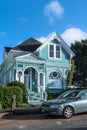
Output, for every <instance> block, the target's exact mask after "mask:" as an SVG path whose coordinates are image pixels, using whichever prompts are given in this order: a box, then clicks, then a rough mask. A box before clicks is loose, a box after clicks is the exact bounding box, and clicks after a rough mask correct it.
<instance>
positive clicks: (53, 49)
mask: <svg viewBox="0 0 87 130" xmlns="http://www.w3.org/2000/svg"><path fill="white" fill-rule="evenodd" d="M49 57H50V58H60V46H59V45H56V44H55V45H49Z"/></svg>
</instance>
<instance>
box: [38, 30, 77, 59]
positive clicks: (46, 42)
mask: <svg viewBox="0 0 87 130" xmlns="http://www.w3.org/2000/svg"><path fill="white" fill-rule="evenodd" d="M54 38H55V39H57V40H58V42H59V43H60V44H61V46H62V47H63V48H64V49H65V50H66V51H67V53H68V54H69V55H70V57H73V56H74V53H73V52H72V50H71V49H70V47H69V46H68V45H67V44H66V42H65V41H64V40H63V39H62V38H61V37H60V35H59V34H58V33H57V32H54V33H52V34H51V35H50V37H49V38H48V39H47V40H46V41H45V42H44V43H43V44H42V45H41V46H40V47H39V48H38V49H37V50H36V51H37V52H39V51H41V50H42V49H43V48H44V47H45V46H46V45H47V44H48V43H49V42H51V41H52V40H53V39H54Z"/></svg>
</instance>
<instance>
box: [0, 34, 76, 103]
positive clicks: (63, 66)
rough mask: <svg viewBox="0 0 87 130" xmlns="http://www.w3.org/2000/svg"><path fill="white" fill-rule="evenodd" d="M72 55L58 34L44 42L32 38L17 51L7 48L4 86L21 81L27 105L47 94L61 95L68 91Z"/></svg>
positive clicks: (2, 74) (4, 62) (3, 67)
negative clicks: (25, 90)
mask: <svg viewBox="0 0 87 130" xmlns="http://www.w3.org/2000/svg"><path fill="white" fill-rule="evenodd" d="M73 55H74V54H73V52H72V51H71V49H70V48H69V46H68V45H67V44H66V43H65V42H64V40H63V39H62V38H61V37H60V36H59V34H57V33H53V34H52V35H51V36H50V37H49V38H48V39H47V40H46V41H45V42H44V43H41V42H39V41H37V40H36V39H33V38H30V39H28V40H26V41H24V42H23V43H21V44H19V45H17V46H16V47H14V48H9V47H5V49H4V61H3V63H2V65H1V72H0V73H1V77H2V79H1V81H2V84H3V85H6V84H8V83H9V82H11V81H15V80H18V81H20V82H23V83H25V85H26V88H27V91H28V94H29V98H28V102H29V103H31V104H35V103H36V104H37V102H41V101H43V100H44V99H45V100H46V93H47V92H49V93H54V94H56V93H59V92H60V91H61V90H63V89H66V87H67V86H66V79H67V73H68V71H69V69H70V67H71V58H72V56H73Z"/></svg>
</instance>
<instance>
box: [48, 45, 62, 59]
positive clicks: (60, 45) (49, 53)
mask: <svg viewBox="0 0 87 130" xmlns="http://www.w3.org/2000/svg"><path fill="white" fill-rule="evenodd" d="M50 45H53V46H54V57H50V53H49V51H50ZM56 46H59V47H60V58H57V57H56ZM61 58H62V52H61V45H57V44H52V43H51V44H49V45H48V59H52V60H61Z"/></svg>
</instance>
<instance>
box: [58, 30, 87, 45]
mask: <svg viewBox="0 0 87 130" xmlns="http://www.w3.org/2000/svg"><path fill="white" fill-rule="evenodd" d="M61 36H62V38H63V39H64V41H65V42H66V43H67V44H68V45H69V46H70V45H71V43H75V41H81V40H82V39H83V40H84V39H87V33H86V32H84V31H82V30H81V29H79V28H69V29H66V30H65V31H64V32H63V33H62V34H61Z"/></svg>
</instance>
